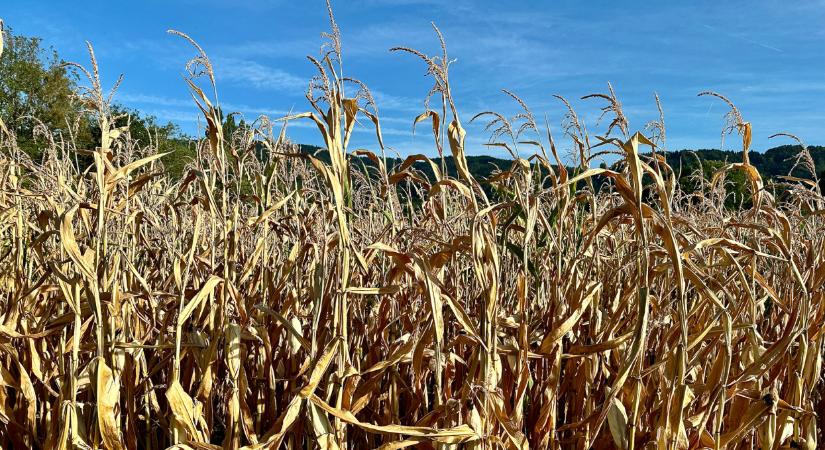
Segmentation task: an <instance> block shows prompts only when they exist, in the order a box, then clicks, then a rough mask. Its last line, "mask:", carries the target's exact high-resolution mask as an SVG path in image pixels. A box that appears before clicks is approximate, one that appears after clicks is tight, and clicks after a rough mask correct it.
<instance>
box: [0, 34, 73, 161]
mask: <svg viewBox="0 0 825 450" xmlns="http://www.w3.org/2000/svg"><path fill="white" fill-rule="evenodd" d="M4 41H5V49H4V51H3V55H2V57H0V118H2V120H3V121H4V122H5V123H6V124H7V126H8V127H9V128H10V129H11V131H13V132H14V133H15V134H16V135H17V139H18V143H19V144H20V146H21V147H22V148H23V149H24V150H26V151H27V152H29V153H30V154H36V153H37V152H36V151H35V150H34V149H35V148H36V146H35V144H34V142H33V138H34V128H35V126H36V125H37V121H40V122H42V123H43V124H44V125H46V127H47V128H48V129H49V130H52V131H63V132H65V131H67V130H68V128H69V123H70V121H71V120H72V119H73V118H74V117H75V113H76V112H77V107H76V106H75V104H74V102H73V101H72V100H73V92H74V89H75V87H76V82H77V78H76V77H75V76H74V75H73V74H72V73H71V72H70V71H69V70H68V69H67V67H66V66H65V65H64V62H63V61H62V60H61V59H60V57H59V56H58V54H57V52H56V51H55V50H54V49H53V48H51V47H50V48H48V49H47V48H44V47H43V46H42V40H41V39H40V38H37V37H26V36H17V35H14V34H13V33H12V29H11V28H6V35H5V36H4Z"/></svg>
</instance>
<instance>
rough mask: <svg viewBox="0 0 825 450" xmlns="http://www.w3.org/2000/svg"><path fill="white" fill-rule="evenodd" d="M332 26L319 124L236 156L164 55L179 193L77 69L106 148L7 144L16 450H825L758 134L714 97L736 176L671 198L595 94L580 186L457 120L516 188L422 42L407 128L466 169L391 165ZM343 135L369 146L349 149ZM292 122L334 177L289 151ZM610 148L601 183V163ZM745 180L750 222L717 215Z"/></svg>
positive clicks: (208, 106) (574, 123) (810, 342)
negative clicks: (482, 169) (82, 161)
mask: <svg viewBox="0 0 825 450" xmlns="http://www.w3.org/2000/svg"><path fill="white" fill-rule="evenodd" d="M330 23H331V32H330V33H329V34H327V35H325V39H326V41H327V45H325V47H324V53H322V54H321V55H320V56H318V57H315V58H310V62H311V64H313V65H314V66H315V67H316V69H317V71H318V75H317V76H316V77H315V78H313V79H312V81H311V82H310V85H309V89H308V91H307V99H308V106H309V107H310V108H311V110H310V112H306V113H301V114H295V115H292V116H290V117H284V118H280V119H277V120H270V119H267V118H265V117H264V118H261V119H259V120H258V121H256V122H255V124H254V126H253V127H250V128H240V129H238V130H237V131H236V132H235V133H234V134H232V135H227V134H225V130H224V128H223V126H222V120H223V116H222V113H221V109H220V102H219V100H218V91H217V87H216V83H215V77H214V73H213V70H212V66H211V63H210V62H209V59H208V57H207V55H206V53H205V52H204V50H203V49H202V48H201V47H200V46H198V45H197V44H196V43H195V41H193V40H192V39H190V38H189V37H188V36H187V35H185V34H183V33H180V32H173V33H174V34H176V35H178V36H180V37H182V38H184V39H186V40H188V41H189V42H190V43H191V44H192V45H193V46H194V49H195V52H196V55H195V57H194V58H193V59H192V60H191V61H190V62H189V63H188V64H187V66H186V67H187V76H186V78H185V82H186V85H187V86H188V88H189V89H190V90H191V93H192V97H193V98H194V101H195V103H196V106H197V108H198V109H199V110H200V112H201V113H202V115H203V118H204V120H205V123H206V126H207V133H206V137H205V138H204V139H202V140H200V141H199V142H198V143H197V157H196V158H195V159H194V160H193V161H192V162H191V164H190V166H189V167H188V169H187V170H186V171H185V174H184V176H183V177H182V178H180V179H176V178H173V177H170V176H168V175H166V174H165V172H164V168H163V165H162V162H161V159H160V157H161V156H163V155H162V154H159V153H157V151H156V149H155V147H154V146H153V145H152V144H151V143H146V142H138V141H136V140H135V139H133V138H132V137H131V136H130V135H129V132H128V128H117V127H116V126H115V125H113V124H115V123H118V121H117V120H116V119H117V118H116V117H113V116H112V112H111V109H110V107H109V105H110V102H111V101H112V97H113V95H114V91H115V89H116V87H117V83H115V85H114V86H115V87H114V88H113V89H111V90H106V89H105V88H104V82H103V81H102V80H101V79H100V76H99V71H98V67H97V63H96V61H95V58H94V53H93V52H92V51H91V46H90V55H91V66H90V69H88V70H87V69H85V68H83V67H82V66H79V65H78V66H77V68H78V70H80V72H81V73H82V74H83V75H84V76H85V77H86V78H87V80H88V83H87V86H88V88H87V89H85V90H84V91H83V92H80V93H79V95H80V98H81V99H82V100H83V102H84V105H85V106H86V107H87V108H88V114H90V115H91V116H93V117H94V118H95V119H96V121H97V124H98V125H99V129H100V133H101V134H100V142H101V145H100V147H98V148H96V149H93V150H88V149H82V148H77V146H76V145H75V143H74V141H73V140H72V138H71V136H57V137H56V136H54V135H52V134H51V133H49V132H48V130H39V136H40V138H41V143H42V146H43V149H44V155H45V156H44V158H43V160H42V161H32V160H31V159H30V158H28V157H27V156H26V154H25V153H23V152H21V151H20V150H19V149H18V147H17V145H16V140H15V136H14V135H13V133H12V132H11V131H10V130H9V129H8V128H7V127H6V126H5V125H3V124H2V122H0V140H2V141H1V142H0V144H1V145H0V147H1V148H0V151H1V153H0V158H2V164H0V236H2V237H1V238H0V255H2V259H0V277H2V279H1V280H0V292H2V299H1V300H0V360H2V364H0V444H2V446H3V447H4V448H47V449H52V448H60V449H64V448H110V449H130V450H132V449H138V448H147V449H159V448H169V447H174V448H180V449H184V448H196V449H210V448H229V449H237V448H248V449H264V448H273V449H275V448H286V449H310V448H322V449H339V448H353V449H355V448H383V449H400V448H406V447H415V448H438V449H457V448H467V449H492V448H508V449H510V448H518V449H524V448H540V449H544V448H550V449H559V448H562V449H568V448H570V449H573V448H621V449H634V448H637V449H641V448H662V449H683V448H713V449H720V448H762V449H778V448H791V447H796V448H809V449H814V448H816V447H817V443H818V442H821V440H822V436H821V433H822V431H821V430H822V426H823V423H822V419H821V416H819V415H817V414H816V411H820V412H821V410H822V407H823V405H825V404H823V403H822V389H823V383H822V382H821V374H822V351H823V336H825V333H823V330H825V317H823V314H825V310H823V305H825V303H823V301H822V296H823V289H822V286H823V281H825V240H824V239H823V236H825V233H823V225H825V223H824V222H823V211H825V201H823V197H822V196H821V194H820V192H819V190H818V187H817V186H818V185H817V183H816V179H815V174H814V175H813V177H814V179H813V180H807V179H801V178H789V179H788V180H786V183H788V186H789V189H788V192H789V193H790V194H789V196H788V198H787V199H786V200H783V201H781V202H780V201H778V200H777V199H775V198H774V197H773V196H772V195H771V194H770V193H769V190H767V189H766V188H765V185H766V181H765V180H763V179H762V178H761V176H760V174H759V172H758V171H757V170H756V169H755V168H754V166H752V165H751V164H750V163H749V159H748V150H749V147H750V140H751V126H750V124H749V123H748V122H746V121H745V119H744V118H743V116H742V114H741V113H740V112H739V111H738V110H737V109H736V107H735V106H734V105H733V103H731V102H730V101H729V100H728V99H727V98H725V97H723V96H721V95H719V94H715V93H703V94H707V95H711V96H716V97H718V98H719V99H721V100H723V101H725V102H727V104H728V105H729V107H730V113H729V114H728V116H727V120H728V123H727V124H726V125H725V127H726V128H725V132H726V133H734V134H736V135H737V136H740V137H741V138H742V150H743V152H744V158H743V161H742V162H741V163H734V164H730V165H727V166H725V167H724V168H722V169H721V170H720V171H719V172H718V173H716V175H715V176H714V177H713V179H712V180H710V182H703V183H701V184H700V186H701V190H700V191H699V192H698V193H695V194H691V195H687V194H685V193H684V192H682V191H681V190H680V186H679V185H678V184H677V183H676V179H677V176H676V174H675V172H674V169H673V168H671V167H669V166H668V165H667V164H666V162H665V158H664V157H663V156H662V152H663V151H664V149H665V148H666V142H665V127H664V115H663V114H662V115H661V116H660V117H659V118H658V119H657V120H656V121H655V122H652V123H651V124H649V127H647V128H646V129H647V130H649V132H650V134H649V135H648V136H646V135H645V134H642V133H632V132H631V126H630V124H629V123H628V122H627V120H626V118H625V116H624V114H623V113H622V108H621V103H620V102H619V100H618V99H617V97H616V95H615V93H614V92H613V89H612V87H610V88H609V91H608V93H606V94H596V95H593V96H588V97H590V98H592V99H593V101H600V102H604V105H605V106H604V109H603V111H604V113H605V115H606V117H608V118H609V119H610V124H609V126H608V127H607V129H606V130H605V132H604V134H601V135H590V134H589V133H588V132H587V129H586V128H585V126H584V124H583V123H582V122H581V121H580V119H579V118H578V116H577V115H576V113H575V111H574V110H573V108H572V107H571V106H570V103H568V102H567V101H566V100H564V99H563V98H561V97H559V98H560V100H562V101H563V102H564V104H565V105H566V106H567V108H568V113H567V114H566V116H565V118H564V129H563V136H561V139H564V140H565V141H569V142H570V143H571V144H570V145H571V146H572V148H573V149H574V151H573V156H574V158H575V160H576V167H575V169H574V170H573V171H572V172H571V171H570V170H569V169H568V168H566V167H565V164H563V163H564V162H565V160H563V159H562V158H561V157H560V155H559V151H558V149H557V146H556V143H555V141H554V138H553V136H552V135H551V133H550V131H549V127H547V126H546V125H540V124H539V123H537V121H536V120H535V118H534V115H533V113H532V112H531V111H530V109H529V108H528V107H527V105H526V104H525V103H524V102H523V101H522V100H521V99H519V98H518V97H517V96H516V95H515V94H513V93H511V92H509V91H505V93H506V94H507V95H509V96H510V97H511V98H512V99H513V101H514V102H515V103H516V105H518V107H519V108H521V109H522V112H521V113H519V114H517V115H516V116H515V117H513V118H508V117H505V116H503V115H501V114H498V113H495V112H482V113H481V114H479V115H477V116H476V117H473V118H472V120H477V121H487V123H488V127H487V130H488V131H489V132H490V134H491V136H492V138H491V139H492V142H493V144H495V145H497V146H499V147H501V148H504V149H506V150H508V151H510V152H511V154H512V155H513V156H514V158H513V161H512V165H511V166H510V167H509V168H506V170H502V171H500V172H498V173H496V174H495V175H494V176H493V177H491V178H490V179H488V180H479V179H476V178H475V177H474V176H473V174H472V173H471V172H470V170H469V168H468V165H467V161H466V157H465V136H466V131H465V128H464V126H463V123H464V122H462V118H461V117H460V116H459V114H458V111H459V108H458V107H457V106H456V102H457V101H459V100H460V99H456V98H454V96H453V94H452V91H451V85H450V79H449V69H450V62H451V60H450V58H449V55H448V53H447V49H446V45H445V43H444V39H443V38H442V36H441V34H440V32H439V31H438V29H436V30H435V31H436V37H437V38H438V39H439V41H440V44H441V53H440V54H438V55H435V56H430V55H427V54H424V53H421V52H419V51H416V50H414V49H410V48H397V49H394V50H396V51H397V52H400V53H406V54H411V55H412V56H414V57H417V58H418V59H420V60H421V61H423V63H424V64H425V65H426V68H427V71H428V73H429V75H430V76H431V77H432V79H433V88H432V90H431V91H430V92H429V94H428V95H427V97H426V102H425V111H424V112H423V113H422V114H421V115H420V116H418V117H416V118H411V123H413V121H414V122H415V123H418V124H420V125H419V127H422V126H424V125H426V126H427V128H428V129H431V130H432V135H433V148H434V150H435V151H436V152H438V154H439V155H442V156H445V155H451V156H452V157H453V158H454V161H455V167H456V169H457V170H456V173H455V174H454V175H455V176H453V174H450V173H448V172H447V171H446V164H445V162H444V159H443V158H438V159H435V160H433V159H430V158H428V157H426V156H423V155H412V156H409V157H408V158H407V159H406V160H405V161H403V162H402V163H400V164H399V163H397V162H394V161H395V160H392V159H387V158H386V157H385V155H384V150H385V149H384V145H383V140H382V136H381V126H380V118H379V116H378V113H377V107H376V105H375V102H374V101H373V99H372V96H371V95H370V93H369V90H368V89H367V88H366V86H364V85H363V84H362V83H360V82H359V81H357V80H356V79H354V78H351V77H348V76H347V75H345V73H344V67H345V65H344V63H343V53H342V49H341V45H340V36H339V30H338V27H337V25H336V24H335V21H334V19H333V16H332V13H331V10H330ZM0 26H1V25H0ZM0 49H1V48H0ZM657 102H658V98H657ZM660 111H661V105H660ZM359 119H361V121H362V122H363V123H368V124H371V126H374V128H375V133H376V147H375V149H374V151H368V150H358V151H355V152H353V151H351V150H350V149H349V142H350V137H351V135H352V132H353V130H354V128H355V126H356V123H357V121H358V120H359ZM296 120H309V121H311V122H312V123H314V124H315V125H316V126H317V129H318V132H319V135H320V138H321V140H322V141H323V142H324V144H325V147H326V149H327V150H328V152H329V158H328V159H321V158H318V157H316V156H317V155H308V154H305V153H301V152H300V151H299V150H298V148H297V147H296V146H295V145H293V144H291V143H290V142H289V141H288V140H287V139H286V138H285V130H286V127H287V125H288V124H289V123H290V122H292V121H296ZM262 150H263V151H262ZM805 152H807V150H803V154H802V155H801V156H800V159H799V161H801V164H804V163H805V161H807V160H809V159H810V155H809V154H808V155H807V156H806V155H805V154H804V153H805ZM605 153H612V154H615V155H618V158H619V161H618V162H617V164H615V165H614V166H612V168H592V167H591V162H592V161H594V160H595V159H596V158H599V157H600V156H601V155H603V154H605ZM262 154H263V156H261V155H262ZM527 154H532V155H533V156H531V157H530V158H529V159H528V160H525V159H522V158H520V157H519V156H518V155H527ZM78 155H86V156H90V157H91V160H92V161H93V163H92V164H91V165H89V166H88V167H86V166H82V165H78V164H77V163H76V161H77V156H78ZM325 161H328V162H325ZM421 162H424V163H425V164H427V165H428V167H429V168H430V170H429V172H427V171H423V170H421V166H420V163H421ZM568 162H569V161H568ZM417 163H418V164H417ZM731 171H742V172H744V173H745V174H746V176H747V179H748V180H749V183H750V187H751V198H752V200H753V201H752V207H750V208H745V209H730V208H726V207H725V206H724V203H725V197H726V192H725V187H726V184H725V176H726V174H727V173H729V172H731ZM596 179H598V180H599V181H600V182H599V183H595V182H594V180H596ZM484 183H487V184H489V185H491V186H493V187H494V191H495V192H496V193H497V195H496V197H494V198H493V197H489V196H488V195H487V194H486V193H485V190H484V189H483V184H484ZM416 193H417V194H416ZM415 198H420V199H421V201H420V202H418V201H414V199H415Z"/></svg>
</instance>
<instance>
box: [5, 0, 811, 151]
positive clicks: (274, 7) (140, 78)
mask: <svg viewBox="0 0 825 450" xmlns="http://www.w3.org/2000/svg"><path fill="white" fill-rule="evenodd" d="M333 7H334V9H335V14H336V19H337V21H338V24H339V26H340V29H341V33H342V41H343V48H344V67H345V71H346V75H348V76H351V77H354V78H358V79H360V80H362V81H363V82H365V83H366V84H367V85H368V86H369V87H370V88H371V89H372V90H373V93H374V95H375V97H376V100H377V102H378V107H379V111H380V114H381V117H382V126H383V128H384V134H385V140H386V142H387V144H388V145H389V146H391V147H392V148H393V149H395V150H396V151H398V152H399V153H401V154H410V153H428V154H432V153H433V151H432V145H431V138H430V136H428V135H427V133H426V132H424V131H425V130H426V128H425V127H421V128H419V130H418V132H417V133H416V134H415V135H414V136H413V134H412V133H411V129H412V120H413V118H414V117H415V116H416V115H418V114H419V113H420V112H422V111H423V98H424V96H425V95H426V93H427V91H428V89H429V87H430V86H431V81H430V80H429V79H428V78H426V77H425V67H424V66H423V63H421V61H419V60H417V59H415V58H413V57H411V56H408V55H403V54H396V53H390V52H389V51H388V49H389V48H390V47H393V46H398V45H403V46H410V47H414V48H417V49H421V50H423V51H425V52H427V53H435V52H436V51H437V41H436V37H435V35H434V33H433V32H432V30H431V28H430V22H431V21H434V22H435V23H436V24H437V25H438V26H439V27H440V28H441V30H442V31H443V33H444V35H445V38H446V40H447V47H448V50H449V51H450V54H451V57H452V58H456V59H457V61H456V63H455V64H454V65H453V66H452V71H451V82H452V84H453V90H454V94H455V97H456V100H457V103H458V106H459V109H460V112H461V114H462V116H463V117H462V119H463V121H464V122H467V121H468V120H469V119H470V117H472V115H474V114H475V113H477V112H480V111H484V110H496V111H499V112H501V113H505V114H514V113H516V112H517V110H518V108H517V106H518V105H516V104H515V103H514V102H513V101H512V100H510V99H509V98H508V97H507V96H505V95H504V94H502V93H501V89H502V88H507V89H510V90H512V91H513V92H515V93H516V94H518V95H519V96H521V97H522V98H523V99H524V100H525V101H526V102H527V104H528V105H529V106H530V107H531V109H532V110H533V111H534V113H535V114H536V116H537V117H540V118H543V117H544V116H545V115H547V118H548V120H549V122H550V124H551V127H552V128H553V129H554V131H555V134H556V136H557V137H559V134H560V123H561V120H562V115H563V110H562V108H561V104H560V103H559V102H558V101H557V100H556V99H554V98H553V97H552V95H553V94H560V95H563V96H565V97H567V98H568V99H570V100H571V102H573V104H574V107H575V108H576V109H577V111H578V113H579V115H580V116H581V117H583V118H584V119H586V121H587V123H588V126H589V129H590V131H591V132H599V131H603V130H604V126H605V125H606V124H604V123H603V124H601V126H599V127H597V126H596V124H595V119H596V118H597V117H598V114H599V110H598V108H599V107H600V106H601V103H599V102H598V101H592V100H585V101H583V100H580V99H579V98H580V97H581V96H583V95H586V94H589V93H593V92H604V91H606V89H607V82H608V81H609V82H611V83H612V84H613V86H614V88H615V90H616V92H617V94H618V96H619V99H620V100H621V101H622V103H623V105H624V110H625V113H626V115H627V116H628V118H629V120H630V126H631V129H632V130H638V129H643V127H644V125H645V123H647V122H648V121H650V120H652V119H654V118H656V107H655V103H654V98H653V95H654V92H658V94H659V96H660V97H661V99H662V102H663V105H664V109H665V120H666V124H667V133H668V134H667V136H668V148H669V149H681V148H719V147H720V145H721V136H720V131H721V128H722V125H723V119H722V115H723V114H724V113H725V112H726V108H725V107H724V105H723V104H722V103H721V102H719V101H718V100H715V99H711V98H707V97H697V96H696V94H697V93H698V92H700V91H703V90H715V91H718V92H720V93H723V94H725V95H727V96H728V97H730V98H731V99H732V100H733V101H734V102H735V103H736V104H737V105H738V106H739V108H740V110H741V111H742V113H743V115H744V116H745V119H746V120H749V121H751V122H752V124H753V129H754V139H753V147H754V149H756V150H764V149H766V148H769V147H771V146H774V145H779V144H783V143H787V141H786V140H779V139H774V140H768V139H767V138H768V136H770V135H771V134H774V133H777V132H790V133H795V134H797V135H799V136H800V137H802V139H803V140H805V141H806V142H807V143H809V144H825V127H823V125H825V109H823V105H825V26H823V25H825V1H822V0H817V1H807V0H802V1H794V2H789V1H781V2H780V1H751V2H740V1H725V2H721V1H685V2H675V1H674V2H671V1H664V0H662V1H656V2H652V1H651V2H642V1H628V2H619V1H595V0H594V1H547V2H539V1H522V0H519V1H516V0H512V1H508V2H499V1H488V0H484V1H467V0H452V1H444V0H439V1H435V0H395V1H393V0H347V1H343V0H338V1H337V2H335V3H334V5H333ZM0 14H3V15H4V16H3V18H4V20H5V21H6V23H7V24H8V25H9V26H11V27H13V29H14V30H15V32H16V33H22V34H26V35H37V36H41V37H43V38H44V40H45V42H46V43H47V44H49V45H52V46H54V47H55V48H56V49H57V50H58V51H59V52H60V54H61V56H63V57H64V58H65V59H68V60H73V61H78V62H82V63H86V61H88V58H87V56H86V53H85V44H84V41H85V40H89V41H91V42H92V44H93V45H94V47H95V50H96V53H97V56H98V59H99V62H100V66H101V73H102V76H103V79H104V84H105V85H111V83H113V82H114V81H115V80H116V78H117V76H118V75H119V74H120V73H123V74H125V80H124V83H123V85H122V87H121V88H120V90H119V93H118V95H117V96H116V97H115V98H116V100H117V101H119V102H121V103H123V104H126V105H127V106H130V107H134V108H137V109H140V110H142V111H145V112H147V113H150V114H153V115H155V116H157V117H158V118H159V119H160V120H161V121H164V122H165V121H173V122H176V123H178V124H179V125H180V126H181V128H182V129H183V130H185V131H187V132H194V131H196V130H197V126H198V124H197V115H196V112H197V109H196V108H195V107H194V105H193V104H192V101H191V98H190V97H189V95H188V92H187V89H186V85H185V84H184V82H183V81H182V74H183V68H184V64H185V62H186V60H187V59H188V58H189V57H191V56H192V55H193V51H192V48H191V47H190V46H189V45H188V44H187V43H186V42H184V41H183V40H182V39H180V38H177V37H174V36H170V35H167V34H166V32H165V31H166V30H167V29H169V28H174V29H178V30H181V31H184V32H186V33H188V34H190V35H191V36H192V37H193V38H195V39H196V40H197V41H198V42H199V43H200V44H201V45H202V46H203V47H204V49H205V50H206V51H207V53H208V54H209V56H210V57H211V58H212V60H213V62H214V64H215V67H216V73H217V78H218V89H219V95H220V97H221V101H222V103H223V104H224V108H225V109H227V110H233V111H239V112H242V113H244V115H245V116H246V117H247V118H248V119H254V118H255V117H256V116H258V115H260V114H266V115H269V116H272V117H279V116H281V115H283V114H285V113H286V112H288V111H289V110H293V111H296V112H298V111H304V110H308V109H309V107H308V105H307V103H306V100H305V99H304V97H303V93H304V90H305V87H306V83H307V80H308V79H309V78H310V77H311V76H312V75H313V74H314V72H313V67H312V66H311V64H310V63H309V62H308V61H307V59H306V55H315V54H317V53H318V50H319V46H320V44H321V43H322V38H321V37H320V33H321V32H324V31H327V29H328V21H327V18H326V11H325V8H324V3H323V1H322V0H308V1H287V0H259V1H249V2H240V1H238V2H230V1H218V0H198V1H195V0H192V1H188V0H187V1H178V2H172V1H165V2H162V1H154V0H142V1H132V2H94V1H89V2H82V1H77V2H67V1H22V0H10V1H7V2H5V5H4V7H3V10H2V13H0ZM469 131H470V135H469V136H468V149H467V150H468V153H469V154H490V155H494V156H502V152H500V151H499V150H497V149H495V148H488V147H485V146H484V145H483V143H484V142H486V139H487V135H485V134H484V133H483V131H482V130H481V129H480V127H478V126H475V127H471V128H470V130H469ZM289 134H290V135H291V137H292V138H293V139H294V140H295V141H298V142H303V143H312V144H318V143H320V139H319V138H318V136H317V130H314V129H313V128H312V127H309V126H308V124H304V125H303V126H301V125H298V124H295V125H293V126H291V127H290V133H289ZM560 146H561V147H562V148H565V147H569V144H567V143H562V144H561V145H560ZM724 146H725V148H737V146H738V140H737V139H734V138H729V139H727V140H726V141H725V145H724ZM356 147H365V148H370V149H377V144H376V142H375V139H374V135H373V134H372V132H371V131H370V130H368V129H366V128H364V129H363V130H360V131H359V132H358V133H356V135H355V137H354V138H353V142H352V145H351V149H354V148H356Z"/></svg>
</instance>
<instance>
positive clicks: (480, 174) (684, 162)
mask: <svg viewBox="0 0 825 450" xmlns="http://www.w3.org/2000/svg"><path fill="white" fill-rule="evenodd" d="M300 147H301V150H302V151H303V152H304V153H311V154H316V155H318V156H319V157H320V158H322V159H327V157H326V155H325V154H324V153H325V152H324V150H323V149H321V148H319V147H315V146H312V145H301V146H300ZM801 150H802V148H801V147H800V146H799V145H781V146H778V147H773V148H771V149H768V150H766V151H764V152H758V151H750V152H749V156H750V162H751V164H753V165H754V166H756V168H757V169H759V172H760V173H761V174H762V176H763V177H764V178H766V179H772V178H775V177H777V176H785V175H788V174H789V173H791V169H793V168H794V164H795V162H796V157H797V155H799V153H800V151H801ZM808 150H809V151H810V153H811V156H812V157H813V160H814V163H815V165H816V174H817V176H818V177H819V178H825V146H809V147H808ZM665 155H666V158H667V162H668V164H669V165H670V166H671V167H672V168H673V170H674V171H675V172H676V173H677V175H679V176H680V179H681V180H683V181H684V180H685V179H686V178H688V177H690V176H691V175H693V174H694V173H696V169H697V168H698V166H699V162H700V161H701V163H702V168H703V169H704V170H703V172H704V173H705V176H706V177H709V176H710V174H712V173H713V172H714V171H715V170H717V169H719V168H720V167H722V166H723V165H725V164H730V163H737V162H742V152H741V151H729V150H716V149H700V150H687V149H686V150H678V151H669V152H666V153H665ZM401 162H402V160H401V159H398V158H390V159H389V160H388V162H387V164H388V165H390V166H392V165H393V164H400V163H401ZM445 164H446V166H447V170H448V172H449V173H450V174H451V175H455V173H456V172H455V162H454V160H453V158H452V156H447V157H446V158H445ZM511 164H512V161H510V160H509V159H506V158H496V157H493V156H486V155H484V156H467V165H468V166H469V169H470V172H471V173H472V174H473V175H474V176H476V177H477V178H480V179H484V178H487V177H489V176H490V175H491V174H492V173H493V172H495V171H496V170H497V169H501V170H505V169H508V168H509V167H510V165H511ZM416 167H420V168H421V170H424V171H428V169H427V168H426V167H425V164H423V163H422V164H419V165H417V166H416ZM571 170H572V169H571ZM792 175H793V176H797V177H804V178H811V174H810V173H808V172H807V171H806V170H805V169H804V168H803V167H801V166H799V165H797V167H796V169H795V170H794V171H793V173H792Z"/></svg>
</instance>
